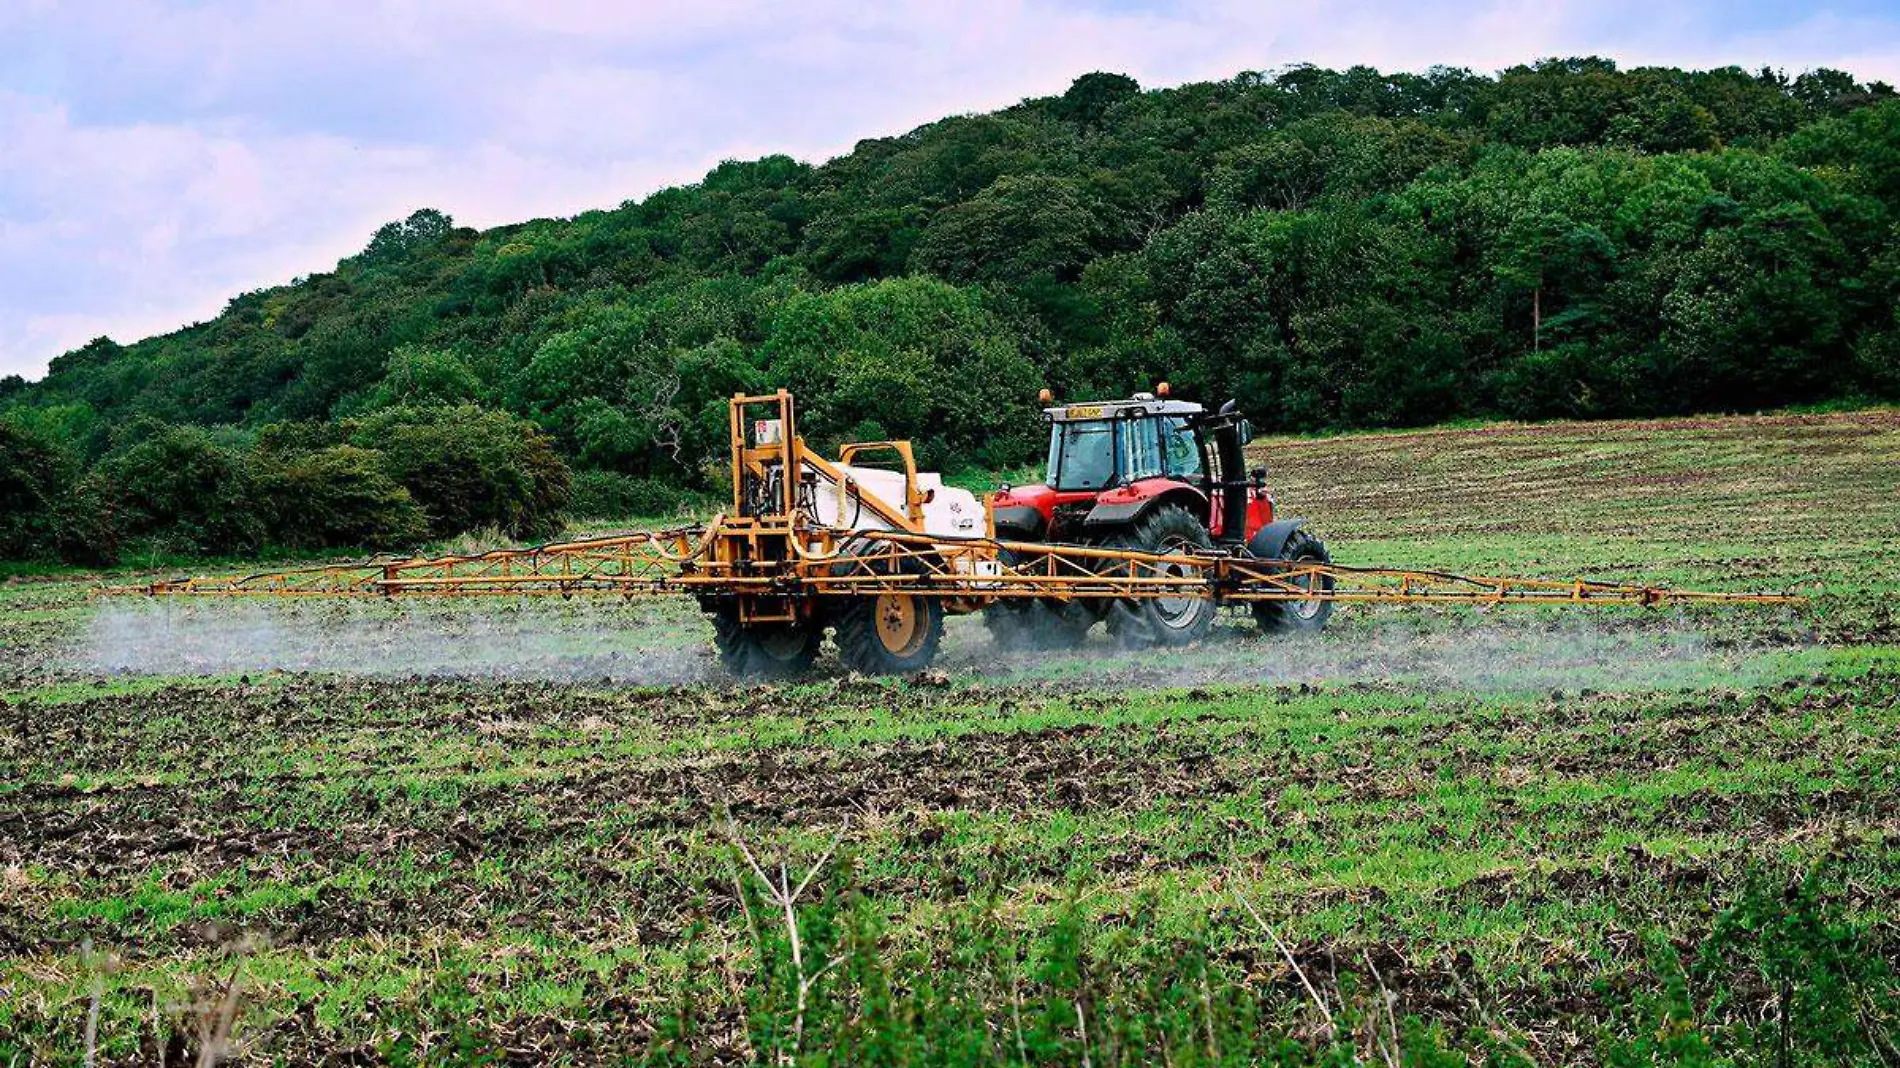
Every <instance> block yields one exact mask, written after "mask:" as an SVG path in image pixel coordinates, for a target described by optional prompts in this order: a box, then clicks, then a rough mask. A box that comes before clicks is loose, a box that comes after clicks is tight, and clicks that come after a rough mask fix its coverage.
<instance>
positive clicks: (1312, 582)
mask: <svg viewBox="0 0 1900 1068" xmlns="http://www.w3.org/2000/svg"><path fill="white" fill-rule="evenodd" d="M1279 558H1280V559H1282V560H1287V561H1290V562H1293V563H1306V564H1330V563H1332V562H1333V558H1332V554H1330V553H1328V552H1327V551H1326V543H1325V542H1323V541H1321V540H1319V539H1318V538H1316V537H1314V536H1313V535H1311V534H1308V533H1307V532H1306V531H1304V530H1296V531H1294V532H1293V536H1292V537H1290V538H1288V539H1287V542H1286V547H1285V548H1284V549H1282V550H1280V557H1279ZM1293 581H1294V582H1296V583H1298V584H1299V585H1300V586H1302V587H1303V588H1305V589H1308V590H1318V591H1320V592H1324V593H1331V592H1332V589H1333V580H1332V578H1331V577H1330V576H1327V575H1319V576H1312V575H1307V576H1302V577H1300V578H1296V579H1294V580H1293ZM1332 615H1333V602H1331V601H1321V600H1310V601H1309V600H1299V601H1255V602H1254V603H1253V618H1254V622H1256V623H1258V624H1260V629H1261V630H1263V631H1266V632H1267V633H1269V634H1290V633H1296V632H1299V631H1308V632H1314V631H1319V630H1323V629H1325V627H1326V621H1327V620H1328V619H1331V618H1332Z"/></svg>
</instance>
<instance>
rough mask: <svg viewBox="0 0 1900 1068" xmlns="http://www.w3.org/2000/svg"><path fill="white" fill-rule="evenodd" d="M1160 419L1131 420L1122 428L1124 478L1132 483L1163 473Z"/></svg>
mask: <svg viewBox="0 0 1900 1068" xmlns="http://www.w3.org/2000/svg"><path fill="white" fill-rule="evenodd" d="M1160 426H1161V420H1159V419H1130V420H1129V421H1128V422H1127V424H1125V425H1124V426H1123V427H1122V477H1123V478H1125V479H1127V480H1128V481H1130V482H1133V481H1135V480H1136V479H1138V478H1153V477H1155V476H1156V475H1159V474H1161V473H1162V467H1161V438H1160V435H1159V433H1158V431H1159V429H1160Z"/></svg>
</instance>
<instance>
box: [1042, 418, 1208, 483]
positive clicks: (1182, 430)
mask: <svg viewBox="0 0 1900 1068" xmlns="http://www.w3.org/2000/svg"><path fill="white" fill-rule="evenodd" d="M1204 412H1205V409H1204V408H1202V407H1201V406H1200V405H1198V404H1194V403H1192V402H1189V401H1177V400H1167V399H1164V398H1158V397H1156V396H1154V395H1153V394H1151V393H1137V394H1136V395H1135V396H1133V397H1131V398H1129V399H1128V400H1124V401H1107V402H1104V403H1100V404H1075V405H1069V406H1067V407H1062V408H1046V409H1044V410H1043V414H1044V415H1046V416H1048V418H1049V466H1048V470H1047V473H1046V477H1045V484H1046V485H1048V486H1049V487H1050V488H1051V489H1054V490H1057V491H1058V492H1061V491H1082V490H1090V491H1095V492H1100V491H1102V490H1105V489H1110V488H1113V487H1116V486H1121V485H1126V484H1128V483H1132V482H1138V481H1141V480H1143V479H1149V478H1162V477H1170V476H1171V477H1174V478H1179V479H1182V480H1184V481H1188V480H1195V479H1199V478H1201V477H1202V476H1203V475H1204V474H1205V472H1206V471H1207V468H1208V464H1207V457H1206V455H1205V453H1204V447H1203V442H1202V440H1201V435H1200V432H1199V428H1198V420H1199V418H1200V417H1201V416H1202V415H1203V414H1204Z"/></svg>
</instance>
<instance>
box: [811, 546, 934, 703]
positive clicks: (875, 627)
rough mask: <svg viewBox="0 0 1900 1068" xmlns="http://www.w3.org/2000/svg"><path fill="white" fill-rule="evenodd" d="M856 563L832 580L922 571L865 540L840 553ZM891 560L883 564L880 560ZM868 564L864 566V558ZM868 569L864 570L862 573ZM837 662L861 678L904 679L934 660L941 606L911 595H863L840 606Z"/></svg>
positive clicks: (841, 569) (845, 566)
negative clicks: (856, 558)
mask: <svg viewBox="0 0 1900 1068" xmlns="http://www.w3.org/2000/svg"><path fill="white" fill-rule="evenodd" d="M845 552H847V553H849V554H850V555H852V556H854V557H859V558H860V559H859V560H858V561H857V562H853V563H851V564H840V565H839V566H838V568H837V569H836V573H837V574H841V575H843V574H850V575H862V574H864V573H865V571H866V570H868V571H870V572H871V573H873V574H879V575H891V574H902V573H905V572H912V573H915V572H919V571H921V570H923V568H922V567H921V565H920V564H919V563H918V562H917V561H916V560H914V559H900V558H897V557H896V556H895V555H894V553H893V550H892V549H891V548H890V547H889V546H887V545H881V544H879V543H877V542H875V541H871V540H866V541H862V542H859V543H857V544H855V545H852V546H850V547H848V548H847V549H845ZM887 556H888V557H891V558H890V559H884V557H887ZM867 557H868V558H869V559H868V560H866V559H864V558H867ZM867 565H868V567H867ZM833 634H834V637H836V639H837V641H838V659H840V660H842V661H844V664H845V666H846V667H848V668H850V669H851V670H853V671H856V672H858V673H859V674H863V675H908V674H910V673H912V672H915V671H922V670H923V669H925V668H927V667H929V666H930V662H931V661H932V660H934V659H936V656H937V646H938V644H940V643H941V642H942V641H943V602H942V601H941V600H939V599H937V598H935V597H919V596H917V595H916V594H912V593H897V592H891V593H866V594H864V595H863V596H859V597H853V598H851V599H850V600H848V601H847V602H845V605H844V607H843V608H842V609H841V610H840V611H839V612H838V615H837V629H836V630H835V631H834V632H833Z"/></svg>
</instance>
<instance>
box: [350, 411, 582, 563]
mask: <svg viewBox="0 0 1900 1068" xmlns="http://www.w3.org/2000/svg"><path fill="white" fill-rule="evenodd" d="M352 444H354V445H356V446H358V447H359V448H369V449H375V450H376V451H378V452H380V453H382V455H383V458H384V467H385V470H386V471H387V472H388V473H389V474H390V476H391V477H393V478H394V479H395V480H396V481H397V482H399V483H401V484H402V486H403V487H404V488H406V489H407V490H408V491H409V494H410V496H411V497H412V498H413V499H414V500H415V502H416V503H417V504H418V505H420V506H421V507H422V510H423V512H424V513H425V515H426V521H427V532H428V533H429V534H430V535H431V536H434V537H446V536H448V535H451V534H458V533H461V532H462V531H467V530H475V529H478V528H481V527H485V526H494V527H497V528H499V529H501V530H502V531H504V532H506V533H507V534H508V535H509V536H510V537H515V538H531V537H540V536H544V535H547V534H550V533H553V532H554V531H556V530H559V529H560V526H561V512H562V509H564V508H565V507H566V506H567V501H568V495H569V492H570V487H571V481H572V478H571V476H570V475H569V473H568V470H567V465H566V464H565V463H563V462H561V458H560V457H559V456H558V455H556V454H555V452H554V447H553V445H552V443H551V442H550V441H549V440H548V438H547V436H546V435H544V434H542V433H541V432H540V431H538V430H536V429H535V428H534V426H533V424H531V423H529V422H527V421H526V420H523V419H519V418H516V417H515V416H512V415H509V414H507V413H506V412H496V411H488V410H485V409H482V408H477V407H474V406H472V405H462V406H458V407H454V408H391V409H389V410H387V411H383V412H378V413H376V414H375V415H372V416H370V417H368V418H366V419H364V420H363V422H362V423H361V425H360V426H359V427H358V428H357V431H356V434H355V436H354V437H353V439H352Z"/></svg>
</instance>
